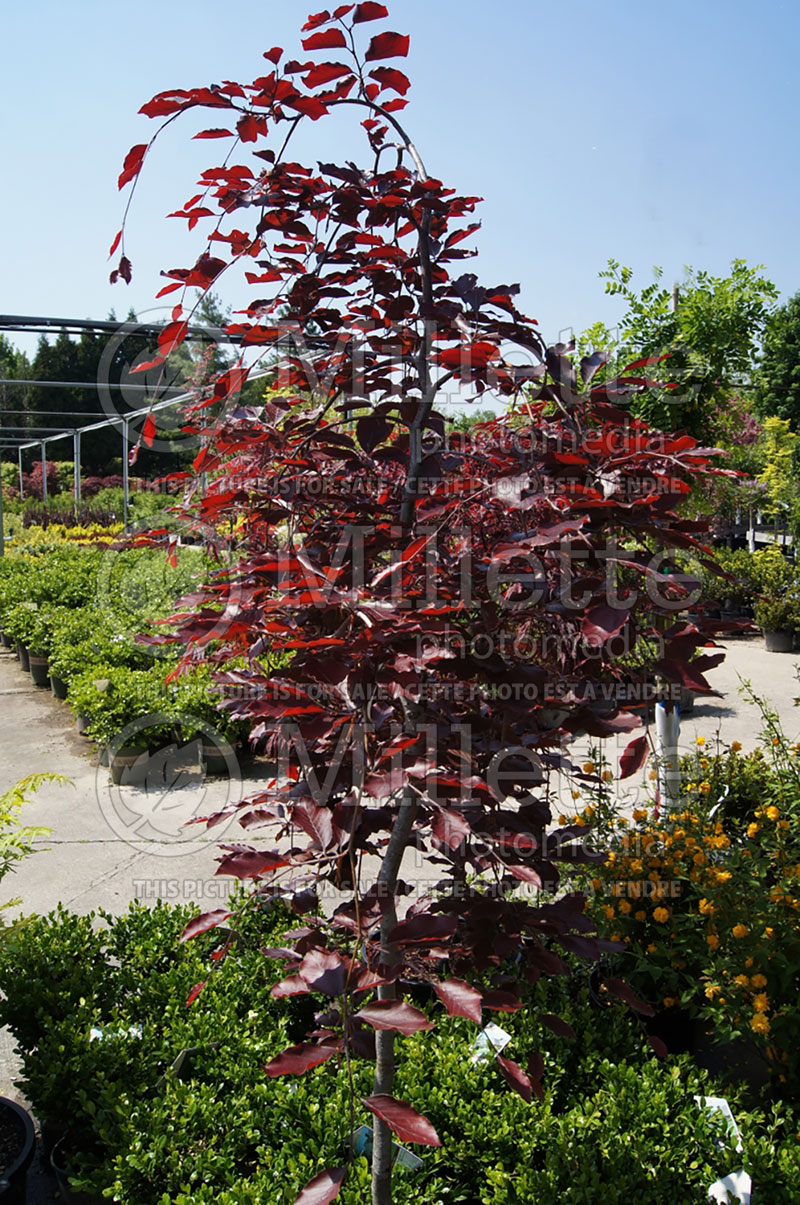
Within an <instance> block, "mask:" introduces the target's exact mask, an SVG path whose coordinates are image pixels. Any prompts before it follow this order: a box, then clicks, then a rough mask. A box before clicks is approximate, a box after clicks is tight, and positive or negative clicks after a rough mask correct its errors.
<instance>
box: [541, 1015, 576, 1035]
mask: <svg viewBox="0 0 800 1205" xmlns="http://www.w3.org/2000/svg"><path fill="white" fill-rule="evenodd" d="M539 1020H540V1021H541V1022H542V1025H546V1026H547V1028H548V1029H549V1030H551V1032H552V1033H554V1034H555V1035H556V1037H559V1038H574V1037H575V1030H574V1029H573V1028H572V1026H571V1025H567V1022H566V1021H562V1020H561V1017H556V1016H554V1015H553V1014H552V1013H539Z"/></svg>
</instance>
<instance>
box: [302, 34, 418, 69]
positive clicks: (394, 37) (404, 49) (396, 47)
mask: <svg viewBox="0 0 800 1205" xmlns="http://www.w3.org/2000/svg"><path fill="white" fill-rule="evenodd" d="M410 41H411V39H410V38H409V36H408V34H400V33H379V34H376V35H375V37H374V38H373V39H372V41H371V42H370V44H369V47H368V49H367V53H366V54H365V55H364V61H365V62H367V63H373V62H374V61H375V60H376V59H404V58H405V57H406V55H407V54H408V47H409V43H410ZM304 44H305V43H304Z"/></svg>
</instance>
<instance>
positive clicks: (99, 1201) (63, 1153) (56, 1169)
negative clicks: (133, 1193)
mask: <svg viewBox="0 0 800 1205" xmlns="http://www.w3.org/2000/svg"><path fill="white" fill-rule="evenodd" d="M69 1154H70V1135H69V1134H67V1135H65V1136H64V1137H63V1138H61V1139H59V1141H58V1142H57V1143H56V1144H55V1146H54V1147H53V1150H52V1152H51V1154H50V1167H51V1168H52V1171H53V1175H54V1176H55V1178H56V1182H57V1184H58V1191H59V1192H60V1194H61V1199H62V1201H70V1202H72V1205H106V1198H105V1197H101V1196H95V1195H94V1194H93V1193H88V1192H75V1190H74V1189H72V1188H70V1186H69Z"/></svg>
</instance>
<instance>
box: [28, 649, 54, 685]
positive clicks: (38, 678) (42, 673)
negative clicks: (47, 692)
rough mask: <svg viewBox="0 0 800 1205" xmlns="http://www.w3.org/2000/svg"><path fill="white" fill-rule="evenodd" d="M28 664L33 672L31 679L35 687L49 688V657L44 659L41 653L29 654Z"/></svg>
mask: <svg viewBox="0 0 800 1205" xmlns="http://www.w3.org/2000/svg"><path fill="white" fill-rule="evenodd" d="M28 664H29V666H30V670H31V679H32V681H33V685H34V686H41V687H44V686H49V685H50V669H49V662H48V660H47V657H42V656H41V655H40V654H39V653H30V652H29V653H28Z"/></svg>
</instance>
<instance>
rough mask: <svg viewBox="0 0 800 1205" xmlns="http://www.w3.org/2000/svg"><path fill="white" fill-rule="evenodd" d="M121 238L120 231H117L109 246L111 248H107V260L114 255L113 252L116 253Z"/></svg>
mask: <svg viewBox="0 0 800 1205" xmlns="http://www.w3.org/2000/svg"><path fill="white" fill-rule="evenodd" d="M121 238H122V231H121V230H118V231H117V233H116V237H115V238H114V241H113V243H112V244H111V246H110V247H109V249H108V255H109V258H111V256H112V255H113V254H114V252H115V251H116V249H117V247H118V246H119V240H120V239H121Z"/></svg>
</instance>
